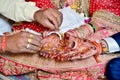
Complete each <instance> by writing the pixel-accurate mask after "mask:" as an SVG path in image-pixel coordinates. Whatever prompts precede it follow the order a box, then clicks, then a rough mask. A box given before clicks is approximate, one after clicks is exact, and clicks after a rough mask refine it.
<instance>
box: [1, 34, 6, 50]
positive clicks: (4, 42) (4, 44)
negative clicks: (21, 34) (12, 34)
mask: <svg viewBox="0 0 120 80" xmlns="http://www.w3.org/2000/svg"><path fill="white" fill-rule="evenodd" d="M1 46H2V51H3V52H5V51H6V36H3V38H2V45H1Z"/></svg>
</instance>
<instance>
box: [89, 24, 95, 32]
mask: <svg viewBox="0 0 120 80" xmlns="http://www.w3.org/2000/svg"><path fill="white" fill-rule="evenodd" d="M88 24H89V25H90V26H91V28H92V29H93V32H94V33H95V27H94V26H93V24H91V23H88Z"/></svg>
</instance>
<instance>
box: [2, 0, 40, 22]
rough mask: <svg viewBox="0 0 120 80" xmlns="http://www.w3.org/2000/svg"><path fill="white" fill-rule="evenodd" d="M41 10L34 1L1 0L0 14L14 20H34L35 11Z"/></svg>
mask: <svg viewBox="0 0 120 80" xmlns="http://www.w3.org/2000/svg"><path fill="white" fill-rule="evenodd" d="M37 10H39V8H38V7H36V6H35V3H34V2H25V1H24V0H0V14H2V15H4V16H5V17H7V18H10V19H12V20H14V21H29V22H30V21H33V20H34V17H33V16H34V13H35V11H37Z"/></svg>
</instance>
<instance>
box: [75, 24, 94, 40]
mask: <svg viewBox="0 0 120 80" xmlns="http://www.w3.org/2000/svg"><path fill="white" fill-rule="evenodd" d="M75 31H76V32H77V35H78V37H80V38H86V37H88V36H90V35H91V34H93V33H95V32H96V30H95V27H94V26H93V24H91V23H89V24H85V25H83V26H81V27H79V28H75Z"/></svg>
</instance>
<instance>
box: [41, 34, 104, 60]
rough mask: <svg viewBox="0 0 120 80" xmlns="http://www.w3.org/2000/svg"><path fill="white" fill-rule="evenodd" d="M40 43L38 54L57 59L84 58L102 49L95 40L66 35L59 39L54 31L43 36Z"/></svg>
mask: <svg viewBox="0 0 120 80" xmlns="http://www.w3.org/2000/svg"><path fill="white" fill-rule="evenodd" d="M41 44H42V48H41V50H40V55H42V56H44V57H46V58H48V57H49V58H52V59H55V60H59V61H71V60H76V59H84V58H87V57H90V56H92V55H94V54H97V53H101V50H102V49H101V45H99V43H97V42H92V41H90V40H87V39H84V38H83V39H81V38H78V37H74V36H67V35H64V37H63V38H62V39H60V38H59V35H58V34H56V33H55V34H54V33H53V34H50V35H47V36H45V37H44V38H43V40H42V41H41Z"/></svg>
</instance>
